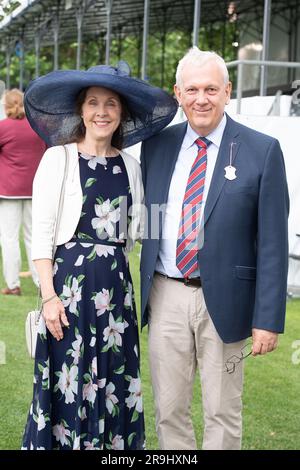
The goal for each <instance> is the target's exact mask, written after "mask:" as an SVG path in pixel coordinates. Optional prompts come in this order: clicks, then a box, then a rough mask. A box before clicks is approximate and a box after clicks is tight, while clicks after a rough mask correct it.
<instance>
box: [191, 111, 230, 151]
mask: <svg viewBox="0 0 300 470" xmlns="http://www.w3.org/2000/svg"><path fill="white" fill-rule="evenodd" d="M226 122H227V118H226V114H225V113H224V114H223V117H222V119H221V121H220V123H219V125H218V126H217V127H216V128H215V129H214V130H213V131H212V132H211V133H210V134H208V135H207V136H206V138H207V139H209V140H210V141H211V142H212V143H213V144H214V145H216V146H217V147H218V148H219V147H220V145H221V140H222V137H223V132H224V129H225V126H226ZM198 137H200V138H201V136H199V135H198V134H197V132H195V131H194V129H193V128H192V127H191V126H190V123H189V122H188V125H187V129H186V133H185V137H184V139H183V143H182V149H183V150H187V149H188V148H190V147H191V146H192V145H194V143H195V140H196V139H198Z"/></svg>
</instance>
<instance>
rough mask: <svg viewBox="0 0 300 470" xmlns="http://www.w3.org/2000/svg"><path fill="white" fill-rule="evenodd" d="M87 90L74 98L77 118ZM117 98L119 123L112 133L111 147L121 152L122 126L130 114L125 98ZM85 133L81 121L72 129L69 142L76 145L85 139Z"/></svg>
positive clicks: (83, 90)
mask: <svg viewBox="0 0 300 470" xmlns="http://www.w3.org/2000/svg"><path fill="white" fill-rule="evenodd" d="M88 89H89V88H83V89H82V90H81V91H80V92H79V93H78V95H77V97H76V101H75V112H76V114H78V116H81V113H82V106H83V103H84V101H85V98H86V94H87V91H88ZM118 97H119V99H120V102H121V122H120V125H119V127H118V128H117V129H116V130H115V132H114V133H113V136H112V139H111V145H112V146H113V147H115V148H117V149H118V150H121V149H122V145H123V125H124V123H125V122H126V121H127V119H128V118H129V117H130V113H129V110H128V106H127V103H126V100H125V98H123V96H121V95H118ZM85 132H86V128H85V125H84V123H83V120H82V119H81V121H80V123H79V124H78V126H77V127H76V128H75V129H74V132H73V133H72V137H71V139H70V142H77V143H79V142H81V141H82V139H83V138H84V137H85Z"/></svg>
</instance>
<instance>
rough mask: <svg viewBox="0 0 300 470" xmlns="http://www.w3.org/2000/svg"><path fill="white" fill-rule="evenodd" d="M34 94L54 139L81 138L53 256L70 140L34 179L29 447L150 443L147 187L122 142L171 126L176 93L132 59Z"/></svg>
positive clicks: (30, 108) (56, 79)
mask: <svg viewBox="0 0 300 470" xmlns="http://www.w3.org/2000/svg"><path fill="white" fill-rule="evenodd" d="M25 105H26V112H27V115H28V119H29V121H30V123H31V125H32V126H33V128H34V129H35V130H36V131H37V132H38V133H39V134H40V135H43V136H44V137H45V138H47V139H48V142H49V144H50V145H51V144H53V143H54V142H56V143H57V142H59V143H66V142H70V141H72V143H71V144H68V145H66V149H67V151H68V154H69V160H70V161H69V168H68V174H67V179H66V187H65V195H64V201H63V210H62V217H61V220H60V223H59V228H58V242H57V245H58V247H57V250H56V253H55V259H54V265H53V267H52V261H51V253H52V249H53V246H52V244H53V241H52V240H53V233H54V227H55V222H56V221H55V218H56V213H57V205H58V199H59V193H60V188H61V182H62V179H63V173H64V165H65V154H64V149H63V147H61V146H55V147H52V148H50V149H48V150H47V152H46V153H45V155H44V157H43V159H42V162H41V164H40V167H39V169H38V171H37V174H36V177H35V181H34V192H33V245H32V254H33V259H34V260H35V264H36V267H37V271H38V274H39V279H40V284H41V293H42V301H43V318H44V320H45V324H46V327H47V329H46V327H45V326H44V324H43V322H41V324H40V334H39V336H38V342H37V350H36V360H35V375H34V396H33V402H32V405H31V408H30V412H29V416H28V421H27V425H26V429H25V434H24V438H23V448H25V449H63V450H67V449H86V450H90V449H118V450H123V449H143V448H144V418H143V405H142V392H141V380H140V368H139V346H138V329H137V320H136V312H135V304H134V299H133V289H132V280H131V277H130V272H129V266H128V260H127V251H129V250H130V249H131V248H132V247H133V244H134V241H135V240H136V239H137V238H138V236H139V227H140V221H141V203H142V198H143V189H142V184H141V175H140V168H139V165H138V163H137V161H136V160H135V159H133V158H132V157H131V156H130V155H128V154H127V153H125V152H123V151H120V150H119V149H120V148H122V145H125V146H129V145H133V144H134V143H136V142H138V141H139V140H141V138H147V137H148V136H150V135H152V133H153V132H155V131H156V130H158V129H159V128H162V127H164V126H165V125H166V124H167V123H168V122H169V121H170V120H171V119H172V117H173V116H174V113H175V112H176V105H175V103H174V101H173V99H172V98H171V97H169V96H168V95H167V94H166V93H164V92H163V91H161V90H159V89H156V88H154V87H151V86H150V85H148V84H146V83H144V82H142V81H140V80H136V79H133V78H130V76H129V68H128V66H127V64H125V63H123V62H121V63H119V64H118V67H117V68H113V67H109V66H98V67H93V68H92V69H90V70H89V71H87V72H82V71H81V72H79V71H64V72H62V71H61V72H53V73H51V74H48V75H47V76H45V77H42V78H40V79H38V80H36V81H34V82H33V83H32V84H31V85H30V86H29V88H28V90H27V92H26V98H25ZM74 109H76V111H74ZM74 129H75V131H74ZM154 129H155V130H154ZM122 140H123V142H122ZM52 273H53V276H52ZM49 332H50V334H49Z"/></svg>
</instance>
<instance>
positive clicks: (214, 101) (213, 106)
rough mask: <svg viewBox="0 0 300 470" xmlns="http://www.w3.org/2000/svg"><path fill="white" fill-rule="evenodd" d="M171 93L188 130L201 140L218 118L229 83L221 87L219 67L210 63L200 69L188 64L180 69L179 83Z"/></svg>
mask: <svg viewBox="0 0 300 470" xmlns="http://www.w3.org/2000/svg"><path fill="white" fill-rule="evenodd" d="M174 91H175V94H176V97H177V100H178V102H179V104H180V105H181V106H182V109H183V111H184V112H185V114H186V117H187V119H188V121H189V123H190V125H191V127H192V128H193V129H194V131H195V132H197V134H199V135H201V136H203V137H205V136H206V135H208V134H209V133H210V132H212V131H213V130H214V129H215V128H216V127H217V126H218V124H219V123H220V121H221V119H222V116H223V113H224V108H225V105H226V104H228V103H229V100H230V93H231V83H230V82H228V83H227V84H226V85H225V83H224V74H223V71H222V68H221V67H220V65H218V64H217V63H216V62H214V61H208V62H207V63H205V64H204V65H201V66H200V65H197V64H191V63H190V64H186V65H185V67H184V68H183V70H182V73H181V83H180V84H179V86H177V85H175V86H174Z"/></svg>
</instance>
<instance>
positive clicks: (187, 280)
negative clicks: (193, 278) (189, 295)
mask: <svg viewBox="0 0 300 470" xmlns="http://www.w3.org/2000/svg"><path fill="white" fill-rule="evenodd" d="M190 283H191V282H190V279H189V278H188V277H185V278H184V285H185V286H189V285H190Z"/></svg>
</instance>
